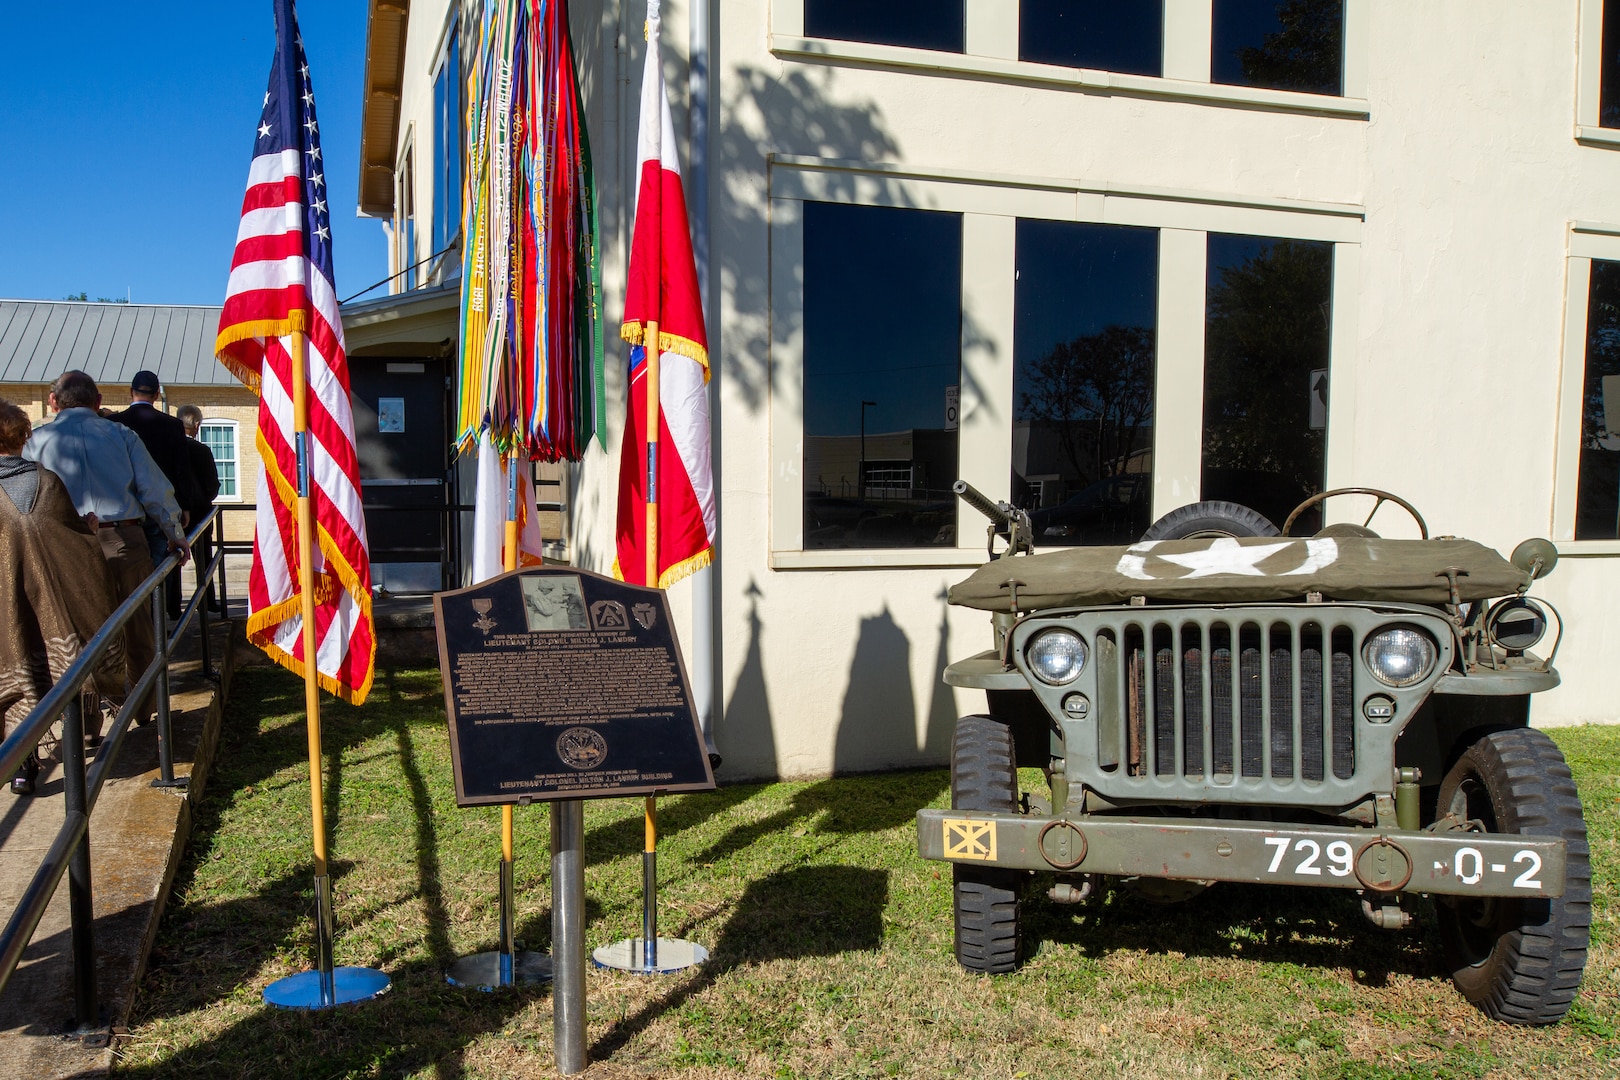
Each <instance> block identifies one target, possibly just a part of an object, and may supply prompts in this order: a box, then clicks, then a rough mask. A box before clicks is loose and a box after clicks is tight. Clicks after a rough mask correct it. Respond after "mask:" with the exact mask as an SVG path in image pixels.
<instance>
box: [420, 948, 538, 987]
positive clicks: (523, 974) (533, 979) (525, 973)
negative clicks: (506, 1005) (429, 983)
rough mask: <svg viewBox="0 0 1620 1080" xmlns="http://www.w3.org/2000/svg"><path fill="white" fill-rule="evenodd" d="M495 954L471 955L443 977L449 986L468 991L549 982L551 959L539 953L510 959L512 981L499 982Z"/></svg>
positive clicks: (497, 962) (522, 954) (499, 970)
mask: <svg viewBox="0 0 1620 1080" xmlns="http://www.w3.org/2000/svg"><path fill="white" fill-rule="evenodd" d="M501 960H502V955H501V953H499V952H481V953H473V954H472V955H471V956H463V957H462V958H461V959H460V960H457V961H456V962H455V963H453V964H451V965H450V967H449V968H448V969H447V970H446V971H445V973H444V978H445V981H446V982H448V983H449V984H450V985H451V986H465V987H467V988H468V989H471V990H500V989H502V988H503V987H506V986H520V985H521V986H528V985H532V984H534V983H543V982H550V981H551V957H550V956H548V955H546V954H545V953H543V952H520V953H514V954H513V956H512V978H511V981H510V982H506V983H503V982H501Z"/></svg>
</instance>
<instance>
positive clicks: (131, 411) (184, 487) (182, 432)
mask: <svg viewBox="0 0 1620 1080" xmlns="http://www.w3.org/2000/svg"><path fill="white" fill-rule="evenodd" d="M162 392H163V384H162V383H160V382H159V381H158V377H157V375H156V374H155V373H153V372H150V371H137V372H136V373H135V377H134V378H133V379H131V380H130V381H129V396H130V399H131V401H130V405H129V408H127V409H125V410H124V411H123V412H120V413H113V414H112V416H110V417H108V419H109V420H112V421H113V422H114V423H117V424H123V425H124V426H125V427H127V428H129V429H130V430H131V431H133V432H134V433H135V434H136V435H139V436H140V439H141V442H142V444H144V445H145V447H146V451H147V453H149V454H151V455H152V460H153V461H155V462H157V467H158V468H159V469H161V470H162V471H163V475H164V476H166V477H168V480H169V483H170V485H171V486H173V488H174V499H175V502H177V503H179V504H180V510H181V512H182V514H183V518H182V520H183V522H184V523H185V524H187V525H189V524H190V513H189V510H190V508H191V507H192V506H195V505H196V502H197V491H196V484H195V483H194V482H193V480H192V477H191V455H190V452H189V451H187V449H186V429H185V426H184V425H183V424H181V423H180V420H179V418H178V417H173V416H170V415H169V414H168V413H166V412H163V411H162V410H160V409H159V408H158V407H157V405H156V404H155V402H156V401H157V398H158V395H159V394H160V393H162ZM146 546H147V547H148V548H150V549H151V552H152V562H153V564H154V565H155V564H157V563H161V562H162V561H163V557H164V555H166V554H167V553H168V541H167V540H166V539H165V538H164V536H163V533H162V532H161V531H160V530H159V529H158V528H157V526H156V523H155V522H150V521H149V522H147V524H146ZM165 598H166V600H167V601H168V608H169V618H171V619H174V618H178V617H179V615H180V575H179V574H170V575H169V579H168V582H167V592H166V593H165Z"/></svg>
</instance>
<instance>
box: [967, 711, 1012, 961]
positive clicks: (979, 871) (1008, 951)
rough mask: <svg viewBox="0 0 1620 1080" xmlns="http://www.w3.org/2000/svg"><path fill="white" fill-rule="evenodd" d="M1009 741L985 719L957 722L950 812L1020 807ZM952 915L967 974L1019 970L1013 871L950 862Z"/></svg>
mask: <svg viewBox="0 0 1620 1080" xmlns="http://www.w3.org/2000/svg"><path fill="white" fill-rule="evenodd" d="M1016 760H1017V758H1016V757H1015V756H1014V754H1013V737H1012V732H1011V730H1009V729H1008V727H1007V725H1006V724H1003V723H1001V722H1000V721H998V720H996V719H994V718H993V717H989V716H982V715H975V716H964V717H961V718H960V719H958V720H957V721H956V737H955V739H954V740H953V742H952V743H951V809H953V810H997V811H1002V812H1006V813H1014V812H1016V811H1017V809H1018V773H1017V770H1016V768H1015V767H1014V765H1013V763H1014V762H1015V761H1016ZM951 877H952V879H953V882H954V894H955V895H954V900H953V906H954V908H955V914H956V960H957V963H959V964H961V965H962V966H963V967H964V968H966V969H967V970H969V971H980V972H984V973H986V974H991V975H1001V974H1005V973H1006V972H1009V971H1012V970H1013V969H1014V968H1016V967H1017V966H1018V945H1019V936H1018V916H1019V910H1018V888H1019V885H1020V884H1021V882H1020V880H1019V878H1020V877H1021V875H1019V874H1018V873H1017V872H1015V871H1011V870H1000V869H997V868H995V867H993V866H974V865H972V864H970V863H960V862H955V863H952V864H951Z"/></svg>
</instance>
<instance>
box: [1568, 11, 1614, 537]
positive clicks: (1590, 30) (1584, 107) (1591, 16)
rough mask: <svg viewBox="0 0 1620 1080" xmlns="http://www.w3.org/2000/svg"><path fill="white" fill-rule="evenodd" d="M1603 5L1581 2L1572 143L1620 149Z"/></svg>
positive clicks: (1577, 35) (1577, 31)
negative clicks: (1607, 108)
mask: <svg viewBox="0 0 1620 1080" xmlns="http://www.w3.org/2000/svg"><path fill="white" fill-rule="evenodd" d="M1617 2H1620V0H1617ZM1603 3H1604V0H1580V5H1581V6H1580V14H1579V19H1580V22H1579V23H1578V24H1577V25H1576V30H1575V141H1576V142H1578V143H1581V144H1583V145H1586V146H1607V147H1612V148H1614V149H1620V128H1606V127H1603V126H1602V125H1601V124H1600V123H1599V121H1600V120H1601V119H1602V91H1603ZM1571 520H1573V519H1571Z"/></svg>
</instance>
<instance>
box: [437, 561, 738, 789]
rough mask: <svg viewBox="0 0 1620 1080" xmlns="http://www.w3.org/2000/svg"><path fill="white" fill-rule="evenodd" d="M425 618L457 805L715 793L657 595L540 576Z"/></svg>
mask: <svg viewBox="0 0 1620 1080" xmlns="http://www.w3.org/2000/svg"><path fill="white" fill-rule="evenodd" d="M433 613H434V617H435V620H436V621H437V623H438V637H439V667H440V671H441V673H442V674H443V676H444V700H445V713H446V720H447V721H448V724H449V728H450V758H451V764H452V767H453V769H454V771H455V782H456V803H457V804H458V805H460V806H475V805H480V804H486V803H517V802H522V801H528V800H545V799H565V798H566V799H572V798H606V797H609V796H620V795H651V794H654V793H656V792H679V791H708V790H711V789H713V787H714V770H713V768H712V766H711V765H710V763H709V756H708V754H707V752H706V751H705V749H704V745H703V733H702V731H701V730H700V729H699V727H698V720H697V710H696V708H695V707H694V705H693V700H692V691H691V684H690V682H688V680H687V677H686V668H685V664H684V662H683V660H682V658H681V651H680V646H679V643H678V642H677V641H676V640H675V633H674V627H673V625H672V622H671V620H670V617H669V604H668V600H667V598H666V597H665V595H664V594H663V593H662V592H661V591H659V590H657V589H647V588H643V587H641V586H639V585H627V584H625V583H624V582H622V581H616V580H614V579H613V578H609V577H604V576H603V575H601V574H593V573H590V572H589V571H584V570H577V569H573V568H565V567H536V568H533V569H528V570H516V571H512V572H511V573H507V574H502V575H501V576H499V577H494V578H490V579H489V580H487V581H481V582H479V583H478V584H476V585H471V586H469V587H467V588H465V589H457V590H453V591H451V592H442V593H436V594H435V595H434V597H433Z"/></svg>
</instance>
